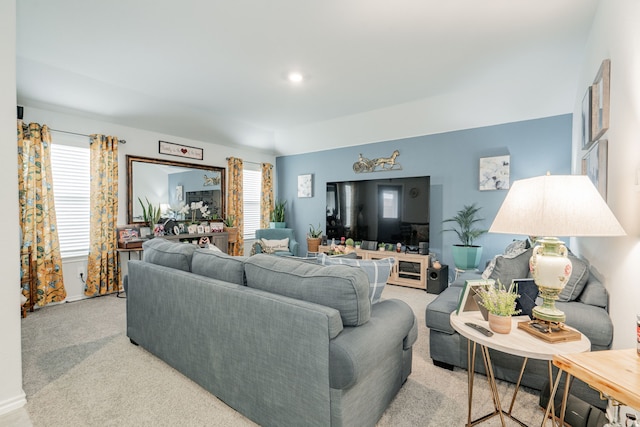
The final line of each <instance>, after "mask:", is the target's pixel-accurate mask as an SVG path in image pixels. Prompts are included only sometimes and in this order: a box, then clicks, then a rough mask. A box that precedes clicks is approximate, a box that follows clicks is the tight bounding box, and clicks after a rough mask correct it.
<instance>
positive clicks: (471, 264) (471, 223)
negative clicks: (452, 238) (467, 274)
mask: <svg viewBox="0 0 640 427" xmlns="http://www.w3.org/2000/svg"><path fill="white" fill-rule="evenodd" d="M480 209H481V208H480V207H478V206H476V204H475V203H474V204H472V205H465V206H464V207H463V208H462V209H461V210H459V211H458V212H457V213H456V216H454V217H452V218H448V219H445V220H444V221H442V222H443V223H447V222H453V223H455V224H456V225H457V227H453V228H448V229H445V230H442V231H443V232H444V231H454V232H455V233H456V234H457V235H458V238H459V239H460V244H457V245H453V261H454V263H455V265H456V267H457V268H458V269H460V270H470V269H473V268H476V267H478V264H480V257H481V256H482V246H478V245H474V241H475V240H476V239H477V238H478V237H480V236H482V235H483V234H485V233H486V232H487V231H488V230H485V229H482V228H477V227H476V224H477V223H479V222H481V221H484V218H480V217H478V211H479V210H480Z"/></svg>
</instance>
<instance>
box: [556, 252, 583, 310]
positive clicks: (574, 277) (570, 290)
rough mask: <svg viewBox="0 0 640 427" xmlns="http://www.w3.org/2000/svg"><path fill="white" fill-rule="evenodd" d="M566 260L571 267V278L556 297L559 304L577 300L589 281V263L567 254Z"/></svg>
mask: <svg viewBox="0 0 640 427" xmlns="http://www.w3.org/2000/svg"><path fill="white" fill-rule="evenodd" d="M568 258H569V260H570V261H571V265H572V267H571V276H569V281H568V282H567V284H566V285H565V287H564V289H562V292H560V295H558V301H561V302H568V301H574V300H575V299H576V298H578V297H579V296H580V294H581V293H582V290H583V289H584V286H585V285H586V284H587V280H588V279H589V263H588V262H587V261H586V260H584V259H581V258H578V257H577V256H575V255H573V254H569V255H568Z"/></svg>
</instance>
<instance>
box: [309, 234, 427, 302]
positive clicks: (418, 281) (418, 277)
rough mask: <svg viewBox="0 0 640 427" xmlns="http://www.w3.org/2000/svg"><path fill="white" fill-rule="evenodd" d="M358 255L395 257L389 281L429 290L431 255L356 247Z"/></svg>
mask: <svg viewBox="0 0 640 427" xmlns="http://www.w3.org/2000/svg"><path fill="white" fill-rule="evenodd" d="M330 250H331V247H330V246H322V245H321V246H320V247H319V248H318V251H320V252H325V253H327V252H329V251H330ZM355 252H356V254H357V255H358V257H360V258H362V259H383V258H395V260H396V262H395V263H394V265H393V268H392V269H391V274H390V275H389V280H387V283H389V284H391V285H399V286H408V287H410V288H417V289H424V290H425V291H426V290H427V267H428V266H429V255H420V254H408V253H404V252H392V251H368V250H365V249H355Z"/></svg>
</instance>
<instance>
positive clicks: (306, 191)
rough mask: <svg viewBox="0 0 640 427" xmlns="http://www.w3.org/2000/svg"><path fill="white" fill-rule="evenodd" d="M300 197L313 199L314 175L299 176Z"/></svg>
mask: <svg viewBox="0 0 640 427" xmlns="http://www.w3.org/2000/svg"><path fill="white" fill-rule="evenodd" d="M298 197H313V174H310V173H307V174H304V175H298Z"/></svg>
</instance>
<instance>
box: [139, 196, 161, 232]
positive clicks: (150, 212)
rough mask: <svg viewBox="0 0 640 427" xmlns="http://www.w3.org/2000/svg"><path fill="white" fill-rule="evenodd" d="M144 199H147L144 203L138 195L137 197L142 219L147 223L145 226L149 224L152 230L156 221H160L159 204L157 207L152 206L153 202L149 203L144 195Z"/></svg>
mask: <svg viewBox="0 0 640 427" xmlns="http://www.w3.org/2000/svg"><path fill="white" fill-rule="evenodd" d="M145 200H146V201H147V204H146V205H145V204H144V202H143V201H142V200H141V199H140V197H138V201H139V202H140V205H141V206H142V219H143V220H144V222H146V223H147V226H149V228H150V229H152V230H153V228H154V226H155V225H156V224H157V223H158V221H160V217H161V216H162V210H161V209H160V206H158V207H157V208H156V207H155V206H153V203H151V202H150V201H149V199H147V198H146V197H145Z"/></svg>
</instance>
